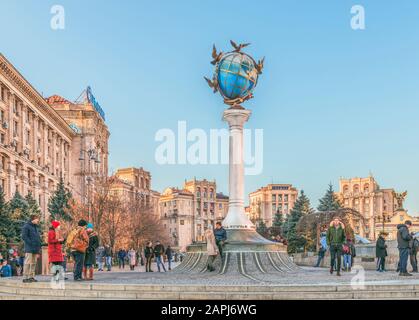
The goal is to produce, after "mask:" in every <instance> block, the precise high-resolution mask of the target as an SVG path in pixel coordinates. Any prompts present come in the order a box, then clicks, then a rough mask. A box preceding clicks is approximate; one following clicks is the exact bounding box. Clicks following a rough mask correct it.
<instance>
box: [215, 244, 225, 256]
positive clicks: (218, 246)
mask: <svg viewBox="0 0 419 320" xmlns="http://www.w3.org/2000/svg"><path fill="white" fill-rule="evenodd" d="M215 243H216V244H217V248H218V252H219V253H220V257H221V259H222V258H223V246H224V241H222V240H216V241H215Z"/></svg>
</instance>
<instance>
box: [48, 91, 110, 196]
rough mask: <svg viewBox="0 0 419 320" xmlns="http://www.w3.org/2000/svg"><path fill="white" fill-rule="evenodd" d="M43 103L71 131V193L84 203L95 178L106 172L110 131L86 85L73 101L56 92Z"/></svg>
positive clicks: (105, 174)
mask: <svg viewBox="0 0 419 320" xmlns="http://www.w3.org/2000/svg"><path fill="white" fill-rule="evenodd" d="M47 102H48V104H49V105H50V106H51V107H52V108H53V109H54V110H55V111H56V112H57V113H58V114H59V115H60V116H61V117H62V118H63V119H64V120H65V121H66V122H67V124H68V125H69V126H70V128H72V129H73V131H74V137H73V141H72V146H73V147H72V149H71V159H72V168H73V171H72V175H71V177H70V182H71V185H72V188H73V196H74V197H75V198H76V199H78V200H81V201H84V202H87V201H88V196H89V193H90V192H91V188H93V187H94V180H95V178H96V177H107V175H108V155H109V151H108V140H109V135H110V133H109V130H108V127H107V126H106V123H105V114H104V112H103V110H102V108H101V107H100V105H99V104H98V102H97V101H96V99H95V98H94V97H93V94H92V92H91V89H90V87H88V88H87V89H86V90H84V91H83V93H82V95H81V97H80V99H78V100H77V101H76V102H70V101H68V100H66V99H64V98H62V97H60V96H58V95H53V96H51V97H49V98H48V99H47Z"/></svg>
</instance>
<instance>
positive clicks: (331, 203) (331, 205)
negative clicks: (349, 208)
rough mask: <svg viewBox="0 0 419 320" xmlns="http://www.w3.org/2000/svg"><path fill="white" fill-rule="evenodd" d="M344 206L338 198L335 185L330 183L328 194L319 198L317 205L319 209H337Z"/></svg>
mask: <svg viewBox="0 0 419 320" xmlns="http://www.w3.org/2000/svg"><path fill="white" fill-rule="evenodd" d="M340 208H342V205H341V204H340V202H339V200H338V199H337V197H336V195H335V193H334V191H333V186H332V184H331V183H330V184H329V188H328V189H327V191H326V194H325V195H324V196H323V198H321V199H320V200H319V206H318V207H317V210H318V211H321V212H324V211H335V210H338V209H340Z"/></svg>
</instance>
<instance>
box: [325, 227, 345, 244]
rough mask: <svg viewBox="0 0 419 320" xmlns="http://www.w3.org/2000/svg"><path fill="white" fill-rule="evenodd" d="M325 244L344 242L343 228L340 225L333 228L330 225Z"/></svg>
mask: <svg viewBox="0 0 419 320" xmlns="http://www.w3.org/2000/svg"><path fill="white" fill-rule="evenodd" d="M326 239H327V245H328V246H330V245H342V244H343V243H344V242H345V239H346V237H345V230H343V228H342V226H341V225H339V227H337V228H335V226H333V225H330V227H329V229H328V230H327V234H326Z"/></svg>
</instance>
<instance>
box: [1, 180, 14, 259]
mask: <svg viewBox="0 0 419 320" xmlns="http://www.w3.org/2000/svg"><path fill="white" fill-rule="evenodd" d="M9 212H10V211H9V208H8V204H7V203H6V201H5V199H4V192H3V189H2V188H1V187H0V242H1V243H0V251H4V250H5V249H7V245H6V243H8V242H10V241H11V240H13V238H14V229H13V224H12V221H11V218H10V214H9Z"/></svg>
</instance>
